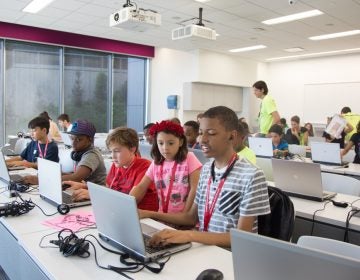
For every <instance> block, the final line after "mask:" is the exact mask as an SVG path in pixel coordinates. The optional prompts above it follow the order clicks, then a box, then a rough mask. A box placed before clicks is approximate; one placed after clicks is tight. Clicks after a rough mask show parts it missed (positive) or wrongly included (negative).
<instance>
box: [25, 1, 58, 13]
mask: <svg viewBox="0 0 360 280" xmlns="http://www.w3.org/2000/svg"><path fill="white" fill-rule="evenodd" d="M53 1H54V0H33V1H31V2H30V3H29V4H28V5H27V6H26V7H25V8H24V9H23V10H22V11H23V12H25V13H32V14H36V13H37V12H39V11H40V10H42V9H44V8H45V7H46V6H47V5H49V4H50V3H51V2H53Z"/></svg>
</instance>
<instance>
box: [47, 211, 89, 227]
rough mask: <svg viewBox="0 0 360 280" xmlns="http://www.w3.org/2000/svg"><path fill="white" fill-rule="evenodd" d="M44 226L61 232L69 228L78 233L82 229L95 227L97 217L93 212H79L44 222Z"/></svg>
mask: <svg viewBox="0 0 360 280" xmlns="http://www.w3.org/2000/svg"><path fill="white" fill-rule="evenodd" d="M42 224H43V225H45V226H48V227H51V228H54V229H59V230H61V229H64V228H67V229H71V230H72V231H74V232H76V231H78V230H80V229H82V228H86V227H91V226H94V225H95V217H94V214H93V212H91V211H90V212H89V211H78V212H72V213H70V214H67V215H64V216H63V215H62V216H59V217H56V218H51V219H49V220H46V221H43V222H42Z"/></svg>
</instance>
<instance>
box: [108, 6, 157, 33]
mask: <svg viewBox="0 0 360 280" xmlns="http://www.w3.org/2000/svg"><path fill="white" fill-rule="evenodd" d="M160 25H161V15H160V14H158V13H156V12H154V11H150V10H143V9H136V8H134V7H126V8H123V9H121V10H120V11H117V12H115V13H113V14H111V15H110V27H119V28H130V29H132V30H137V29H141V30H144V29H146V28H145V27H146V26H147V27H150V26H160Z"/></svg>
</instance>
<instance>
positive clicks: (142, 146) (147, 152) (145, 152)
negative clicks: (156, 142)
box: [139, 143, 152, 160]
mask: <svg viewBox="0 0 360 280" xmlns="http://www.w3.org/2000/svg"><path fill="white" fill-rule="evenodd" d="M151 148H152V145H150V144H147V143H139V152H140V154H141V157H142V158H146V159H148V160H152V157H151Z"/></svg>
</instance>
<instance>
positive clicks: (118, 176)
mask: <svg viewBox="0 0 360 280" xmlns="http://www.w3.org/2000/svg"><path fill="white" fill-rule="evenodd" d="M135 160H136V157H135V158H134V160H133V161H132V162H131V163H130V165H129V166H128V167H127V168H124V167H123V166H120V167H115V168H116V173H115V176H114V178H113V179H112V181H111V184H110V186H109V188H110V189H112V188H113V186H114V182H115V180H117V179H119V178H120V176H121V173H122V172H121V170H122V169H125V172H124V174H123V175H122V177H123V179H126V175H127V174H128V173H129V172H130V171H129V170H130V169H131V167H132V166H133V164H134V162H135ZM122 181H123V182H126V180H122Z"/></svg>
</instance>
